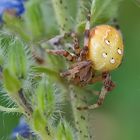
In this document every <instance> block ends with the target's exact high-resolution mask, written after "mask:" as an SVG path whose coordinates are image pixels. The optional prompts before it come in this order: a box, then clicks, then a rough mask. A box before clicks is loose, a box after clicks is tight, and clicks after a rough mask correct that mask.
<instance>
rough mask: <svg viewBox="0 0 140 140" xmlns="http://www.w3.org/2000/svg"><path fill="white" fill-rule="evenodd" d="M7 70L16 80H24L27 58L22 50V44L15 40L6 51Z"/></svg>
mask: <svg viewBox="0 0 140 140" xmlns="http://www.w3.org/2000/svg"><path fill="white" fill-rule="evenodd" d="M7 65H8V69H9V70H10V72H11V73H13V74H14V75H16V76H17V77H18V78H25V77H26V75H27V56H26V54H25V50H24V44H23V43H22V42H21V41H20V40H19V39H15V40H14V41H13V42H12V43H11V44H10V47H9V50H8V64H7Z"/></svg>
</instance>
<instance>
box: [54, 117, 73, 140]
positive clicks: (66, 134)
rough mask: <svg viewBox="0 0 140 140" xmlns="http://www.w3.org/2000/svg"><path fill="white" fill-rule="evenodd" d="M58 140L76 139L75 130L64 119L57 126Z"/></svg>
mask: <svg viewBox="0 0 140 140" xmlns="http://www.w3.org/2000/svg"><path fill="white" fill-rule="evenodd" d="M56 136H57V138H56V139H57V140H74V136H73V130H72V128H71V127H70V125H69V124H68V123H67V122H66V121H64V120H62V121H60V123H59V124H58V127H57V134H56Z"/></svg>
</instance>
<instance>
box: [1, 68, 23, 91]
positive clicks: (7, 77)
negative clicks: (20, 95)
mask: <svg viewBox="0 0 140 140" xmlns="http://www.w3.org/2000/svg"><path fill="white" fill-rule="evenodd" d="M3 78H4V87H5V89H6V90H7V91H8V92H10V93H17V92H18V91H19V90H20V88H21V83H20V81H19V80H18V78H17V77H16V76H15V75H13V74H12V73H10V71H9V69H4V71H3Z"/></svg>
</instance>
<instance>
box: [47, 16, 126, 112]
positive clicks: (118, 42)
mask: <svg viewBox="0 0 140 140" xmlns="http://www.w3.org/2000/svg"><path fill="white" fill-rule="evenodd" d="M69 35H70V36H71V37H72V38H73V41H74V46H73V48H74V54H71V53H70V52H68V51H66V50H47V52H48V53H51V54H54V55H61V56H64V57H65V58H66V59H67V60H69V61H72V62H74V64H72V66H71V67H70V68H69V69H68V70H66V71H64V72H62V73H60V76H61V77H63V78H65V77H67V78H69V79H70V80H71V81H72V82H73V83H75V84H79V85H81V86H84V85H87V84H92V83H95V82H98V81H102V82H103V87H102V89H101V91H100V92H99V98H98V100H97V103H95V104H93V105H89V106H88V105H87V106H83V107H77V109H79V110H86V109H95V108H97V107H99V106H100V105H102V104H103V101H104V99H105V96H106V94H107V93H108V92H109V91H111V90H112V89H113V88H114V87H115V84H114V83H113V81H112V80H111V76H110V73H109V72H110V71H112V70H114V69H116V68H117V67H118V66H119V65H120V64H121V61H122V57H123V49H124V45H123V40H122V36H121V34H120V32H119V31H118V30H117V29H115V28H114V27H111V26H109V25H98V26H96V27H94V28H92V29H90V13H89V14H88V16H87V21H86V26H85V33H84V47H83V48H80V46H79V40H78V38H77V35H76V33H74V32H72V33H70V34H69ZM98 72H100V74H98V75H97V74H96V73H98Z"/></svg>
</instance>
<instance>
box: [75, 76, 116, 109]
mask: <svg viewBox="0 0 140 140" xmlns="http://www.w3.org/2000/svg"><path fill="white" fill-rule="evenodd" d="M102 77H103V84H104V85H103V87H102V89H101V91H100V94H99V98H98V100H97V103H95V104H93V105H89V106H83V107H77V109H78V110H87V109H95V108H98V107H99V106H101V105H102V104H103V102H104V99H105V96H106V94H107V93H108V92H109V91H111V90H112V89H113V88H114V87H115V84H114V83H113V82H112V80H111V76H110V74H109V73H103V75H102Z"/></svg>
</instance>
